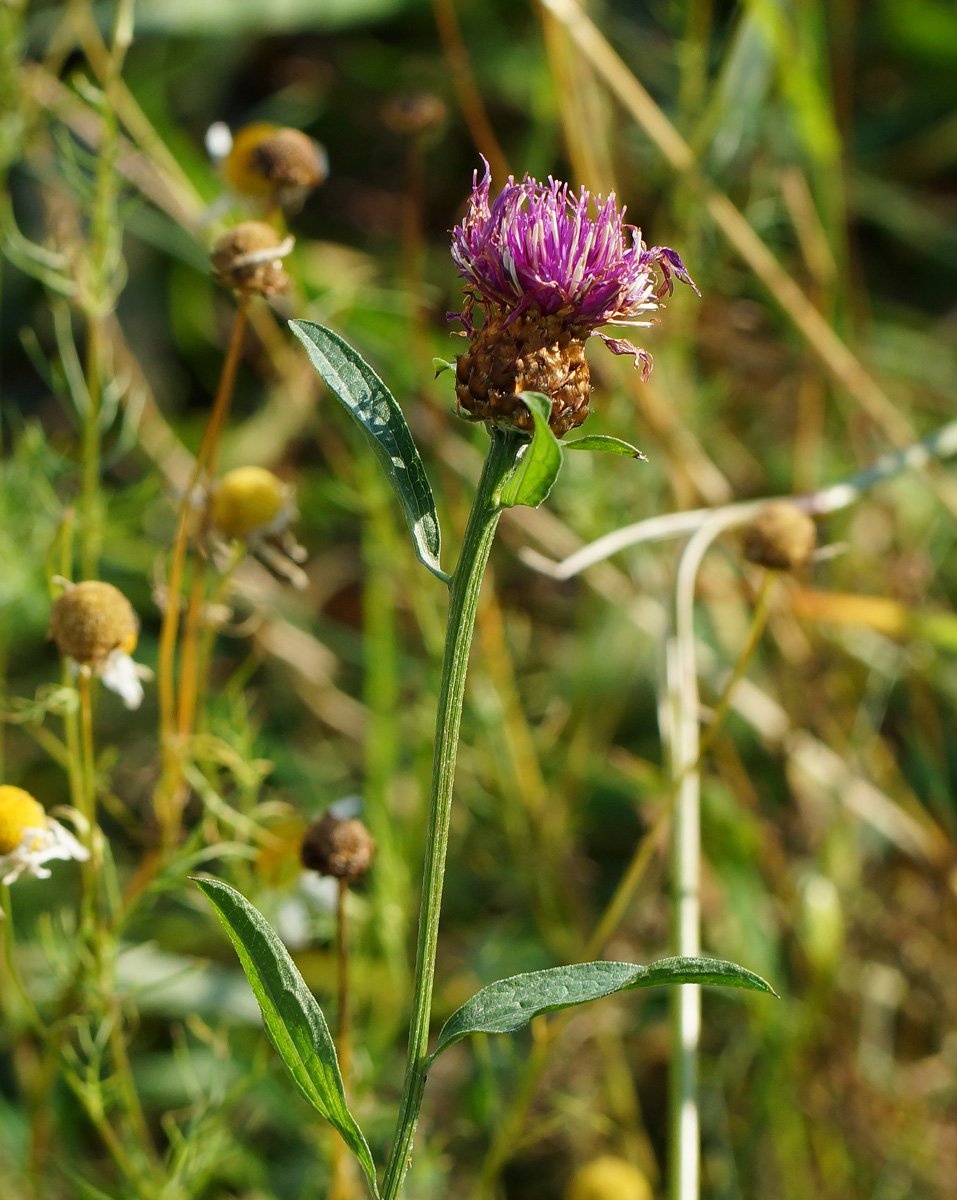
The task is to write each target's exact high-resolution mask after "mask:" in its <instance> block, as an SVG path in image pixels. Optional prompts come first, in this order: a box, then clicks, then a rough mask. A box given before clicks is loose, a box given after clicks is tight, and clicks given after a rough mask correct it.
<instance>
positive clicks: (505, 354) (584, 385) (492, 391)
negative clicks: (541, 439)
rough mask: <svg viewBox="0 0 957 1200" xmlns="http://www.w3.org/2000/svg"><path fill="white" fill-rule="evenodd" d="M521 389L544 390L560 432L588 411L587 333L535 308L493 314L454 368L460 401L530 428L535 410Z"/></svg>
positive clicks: (477, 413) (480, 413)
mask: <svg viewBox="0 0 957 1200" xmlns="http://www.w3.org/2000/svg"><path fill="white" fill-rule="evenodd" d="M519 392H542V393H543V394H544V395H546V396H548V398H549V399H550V400H551V402H552V413H551V417H550V419H549V424H550V425H551V428H552V432H553V433H554V434H555V436H556V437H561V436H562V435H563V434H565V433H567V432H568V431H569V429H574V428H575V427H576V426H578V425H581V423H582V422H583V421H584V420H585V418H586V417H587V416H588V401H589V398H590V396H591V382H590V375H589V370H588V360H587V359H586V358H585V339H584V337H579V336H578V335H577V332H576V330H575V329H574V327H569V326H568V325H567V324H566V323H565V322H564V320H563V319H562V318H561V317H558V316H552V317H543V316H541V315H540V314H538V313H535V312H528V313H524V314H522V315H521V316H519V317H516V319H515V320H514V321H512V323H511V324H510V325H506V324H505V322H504V319H492V320H490V321H489V322H488V323H487V324H486V325H485V326H484V327H483V328H482V329H480V330H479V332H478V333H477V334H476V335H475V337H474V338H473V340H472V344H471V346H470V347H469V349H468V351H467V353H465V354H460V355H459V356H458V360H457V363H456V370H455V394H456V396H457V397H458V402H459V405H460V406H461V407H462V408H464V409H465V410H466V412H469V413H471V414H472V415H473V416H474V417H476V418H481V419H483V420H488V421H494V422H495V423H496V424H498V425H506V426H512V427H513V428H515V429H522V430H525V431H526V432H529V433H530V432H531V431H532V430H533V429H534V423H533V421H532V416H531V413H530V412H529V411H528V409H527V408H526V407H525V405H524V403H523V402H522V401H521V400H519V399H518V393H519Z"/></svg>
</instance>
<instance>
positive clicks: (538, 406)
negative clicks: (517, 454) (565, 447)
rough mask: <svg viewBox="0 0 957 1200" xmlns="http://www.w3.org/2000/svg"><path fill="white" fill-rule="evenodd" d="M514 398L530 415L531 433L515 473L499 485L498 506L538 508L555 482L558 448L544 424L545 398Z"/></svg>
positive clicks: (547, 402) (547, 410)
mask: <svg viewBox="0 0 957 1200" xmlns="http://www.w3.org/2000/svg"><path fill="white" fill-rule="evenodd" d="M518 398H519V399H520V400H524V401H525V407H526V408H527V409H528V411H529V412H530V413H531V414H532V419H533V420H534V422H535V432H534V434H533V435H532V440H531V441H530V442H529V444H528V446H527V448H526V449H525V451H524V452H523V454H522V456H521V458H520V459H519V460H518V463H517V465H516V467H515V470H514V471H513V472H512V473H511V475H509V477H508V478H507V479H506V480H505V482H504V483H503V484H502V486H501V488H500V490H499V493H498V503H499V504H500V505H501V506H502V508H514V507H515V505H517V504H527V505H528V507H529V508H538V506H539V505H540V504H541V503H542V501H543V500H544V499H545V497H546V496H547V495H548V493H549V492H550V491H551V490H552V484H553V483H554V482H555V480H556V479H557V478H558V472H559V471H560V470H561V467H562V448H561V446H560V445H559V444H558V439H557V438H556V437H555V435H554V433H552V431H551V427H550V426H549V424H548V418H549V417H550V416H551V412H552V402H551V401H550V400H549V398H548V397H547V396H543V395H542V393H541V392H519V394H518Z"/></svg>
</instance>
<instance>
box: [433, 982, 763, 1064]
mask: <svg viewBox="0 0 957 1200" xmlns="http://www.w3.org/2000/svg"><path fill="white" fill-rule="evenodd" d="M669 983H717V984H723V985H724V986H725V987H737V988H748V989H751V990H753V991H757V992H770V993H771V995H772V996H776V995H777V992H775V990H774V988H772V987H771V985H770V984H769V983H766V982H765V981H764V980H763V979H762V978H761V977H760V975H755V974H754V973H753V972H751V971H747V970H745V968H744V967H738V966H735V964H734V963H729V962H723V961H721V960H720V959H715V958H663V959H662V960H661V961H660V962H656V963H652V964H651V965H650V966H647V967H639V966H636V965H635V963H620V962H590V963H575V964H573V965H572V966H567V967H549V968H548V970H545V971H532V972H530V973H529V974H527V975H513V976H512V977H511V978H510V979H500V980H499V981H498V983H490V984H489V986H488V987H485V988H482V990H481V991H480V992H476V993H475V995H474V996H473V997H472V999H471V1000H468V1001H466V1003H465V1004H463V1005H462V1007H461V1008H460V1009H458V1010H457V1011H456V1012H454V1013H453V1014H452V1016H451V1017H449V1019H448V1020H447V1021H446V1022H445V1024H444V1025H443V1026H442V1031H441V1033H440V1034H439V1041H438V1045H437V1046H436V1048H435V1050H434V1052H433V1053H432V1055H431V1057H430V1059H429V1063H430V1065H431V1063H432V1061H433V1060H434V1059H436V1058H437V1057H438V1056H439V1055H440V1054H441V1053H442V1051H443V1050H445V1049H447V1048H448V1047H449V1046H451V1045H452V1044H453V1043H454V1042H457V1041H459V1040H460V1039H461V1038H464V1037H468V1035H469V1034H470V1033H513V1032H514V1031H515V1030H516V1029H521V1028H522V1026H523V1025H527V1024H528V1023H529V1021H531V1020H532V1019H533V1017H538V1016H540V1015H541V1014H542V1013H546V1012H553V1011H555V1010H556V1009H559V1008H571V1007H573V1006H574V1005H577V1004H586V1003H587V1002H588V1001H589V1000H598V999H600V998H601V997H602V996H611V995H613V994H614V993H615V992H630V991H633V990H634V989H636V988H648V987H660V986H661V985H662V984H669Z"/></svg>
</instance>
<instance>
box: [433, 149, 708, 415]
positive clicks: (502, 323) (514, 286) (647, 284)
mask: <svg viewBox="0 0 957 1200" xmlns="http://www.w3.org/2000/svg"><path fill="white" fill-rule="evenodd" d="M483 161H484V160H483ZM490 189H491V172H490V170H489V166H488V163H487V162H486V163H485V174H484V176H483V178H482V180H481V181H479V178H478V172H477V171H476V172H475V175H474V176H473V184H472V195H471V198H470V200H469V206H468V211H467V212H466V215H465V220H464V221H463V222H462V224H461V225H457V226H456V227H455V229H454V230H453V231H452V258H453V260H454V261H455V263H456V266H457V267H458V269H459V273H460V275H461V276H462V277H463V279H465V281H466V288H465V294H466V301H465V307H464V310H463V311H462V313H460V314H454V315H455V316H458V317H460V319H461V320H462V323H463V324H464V325H465V328H466V330H467V332H468V334H469V335H470V337H471V338H472V346H471V349H470V351H469V353H468V354H465V355H461V356H460V357H459V360H458V364H457V372H456V374H457V385H456V393H457V395H458V399H459V403H460V404H461V406H462V407H463V408H465V409H466V410H467V411H468V412H470V413H472V414H473V415H474V416H476V417H479V418H485V419H490V420H493V421H499V422H502V423H504V424H510V425H514V426H517V427H518V428H522V429H529V428H531V416H530V414H529V413H528V412H527V410H526V409H525V406H524V405H523V404H522V403H521V402H519V401H517V400H516V399H515V396H516V393H518V392H521V391H524V390H531V391H540V392H544V393H545V394H546V395H547V396H549V397H550V398H551V400H552V418H551V424H552V428H553V430H554V431H555V433H556V434H557V435H558V436H559V437H560V436H561V435H562V434H563V433H566V432H567V431H568V430H569V429H571V428H573V427H574V426H576V425H580V424H581V423H582V422H583V421H584V420H585V418H586V417H587V415H588V399H589V395H590V392H591V386H590V382H589V372H588V364H587V361H586V360H585V357H584V352H583V347H584V343H585V340H586V339H587V338H588V337H590V336H592V335H593V334H594V335H595V336H597V337H599V338H601V340H602V341H603V342H604V343H605V345H606V346H608V348H609V349H610V350H611V351H612V352H613V353H615V354H628V355H631V356H632V357H633V358H634V361H635V366H636V367H638V366H640V367H641V371H642V377H643V378H647V376H648V374H649V372H650V371H651V366H652V361H651V355H650V354H648V352H647V351H646V350H643V349H641V348H640V347H638V346H635V345H634V344H633V343H632V342H630V341H629V340H628V339H627V338H621V337H612V336H610V335H609V334H606V333H602V332H601V331H600V327H601V326H606V325H618V326H647V325H650V324H651V321H650V320H648V318H647V314H648V313H651V312H653V311H654V310H655V309H657V308H660V307H661V301H662V298H663V297H664V296H665V295H667V294H669V293H670V292H671V291H672V290H673V288H674V281H675V279H678V280H679V281H680V282H682V283H686V284H688V285H689V286H690V287H692V288H694V290H695V291H697V290H698V289H697V288H696V287H695V285H694V282H693V281H692V279H691V277H690V275H689V274H688V272H687V271H686V270H685V267H684V264H683V263H682V261H681V259H680V258H679V257H678V255H677V254H676V253H675V251H674V250H669V249H668V248H667V247H665V246H652V247H651V248H649V247H648V246H646V245H645V243H644V241H642V238H641V231H640V230H639V229H636V228H635V227H634V226H633V225H626V224H625V220H624V216H625V210H624V208H622V209H621V210H619V209H618V207H617V205H616V202H615V196H614V194H611V195H610V196H608V198H607V199H606V200H603V199H602V198H601V197H600V196H599V197H595V198H593V197H592V196H591V195H589V193H588V192H587V191H586V190H585V189H584V188H582V189H581V191H580V193H579V194H578V195H577V196H576V195H575V194H574V193H573V192H572V191H571V190H570V188H569V186H568V184H567V183H561V182H559V181H558V180H556V179H552V178H549V180H548V183H539V182H538V181H537V180H535V179H532V178H531V177H529V176H526V177H525V178H524V179H523V180H522V182H521V183H516V182H515V180H514V178H513V177H512V176H509V180H508V183H507V184H506V186H505V187H504V188H503V190H502V191H501V192H500V193H499V195H498V196H497V197H496V198H495V200H494V201H492V200H490ZM476 304H478V306H479V307H480V308H481V309H482V311H483V313H484V316H485V323H484V325H483V327H482V329H481V330H479V331H476V330H475V326H474V320H473V314H474V307H475V305H476Z"/></svg>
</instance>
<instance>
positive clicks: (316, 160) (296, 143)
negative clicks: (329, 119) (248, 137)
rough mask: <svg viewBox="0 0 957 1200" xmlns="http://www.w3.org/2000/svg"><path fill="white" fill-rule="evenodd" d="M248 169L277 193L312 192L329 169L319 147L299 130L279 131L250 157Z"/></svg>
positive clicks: (271, 134)
mask: <svg viewBox="0 0 957 1200" xmlns="http://www.w3.org/2000/svg"><path fill="white" fill-rule="evenodd" d="M249 169H250V171H251V172H252V173H253V174H254V175H258V176H259V177H260V178H261V179H263V180H265V181H266V183H268V185H269V187H270V189H271V190H272V191H274V192H279V193H283V192H287V191H310V190H311V189H312V188H315V187H318V186H319V185H320V184H321V183H323V182H324V181H325V178H326V175H327V174H328V166H327V164H326V161H325V158H324V156H323V155H322V154H321V153H320V151H319V148H318V146H317V145H316V143H315V142H314V141H313V139H312V138H311V137H309V135H308V134H305V133H303V132H302V130H300V129H289V128H282V129H276V130H274V131H273V132H272V133H270V134H268V135H267V136H266V137H264V138H261V139H260V140H259V141H258V142H257V143H256V145H255V146H254V147H253V149H252V151H251V153H250V155H249Z"/></svg>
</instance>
